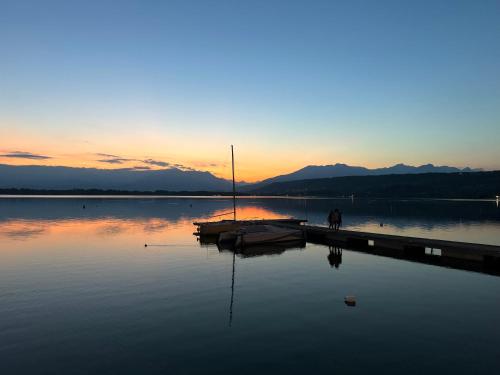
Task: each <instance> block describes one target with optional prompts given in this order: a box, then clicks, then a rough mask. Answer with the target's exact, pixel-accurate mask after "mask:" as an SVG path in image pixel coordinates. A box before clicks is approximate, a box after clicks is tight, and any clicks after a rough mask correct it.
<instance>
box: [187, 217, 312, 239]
mask: <svg viewBox="0 0 500 375" xmlns="http://www.w3.org/2000/svg"><path fill="white" fill-rule="evenodd" d="M306 221H307V220H301V219H263V220H237V221H236V220H220V221H206V222H196V223H193V224H194V225H196V226H197V227H198V230H197V234H199V235H202V236H205V235H219V234H221V233H224V232H231V231H235V230H238V229H240V228H241V227H242V226H249V225H262V224H293V225H300V224H302V223H305V222H306Z"/></svg>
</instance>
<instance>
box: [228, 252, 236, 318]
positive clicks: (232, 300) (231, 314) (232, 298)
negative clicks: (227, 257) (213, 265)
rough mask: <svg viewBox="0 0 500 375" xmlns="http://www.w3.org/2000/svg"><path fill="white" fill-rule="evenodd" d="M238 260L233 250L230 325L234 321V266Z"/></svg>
mask: <svg viewBox="0 0 500 375" xmlns="http://www.w3.org/2000/svg"><path fill="white" fill-rule="evenodd" d="M235 261H236V253H235V252H233V276H232V280H231V303H230V304H229V327H231V324H232V323H233V302H234V266H235Z"/></svg>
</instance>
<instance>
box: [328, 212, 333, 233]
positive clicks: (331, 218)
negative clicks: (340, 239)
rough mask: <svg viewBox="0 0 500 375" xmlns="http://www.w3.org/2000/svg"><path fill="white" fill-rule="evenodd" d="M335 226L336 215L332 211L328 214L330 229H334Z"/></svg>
mask: <svg viewBox="0 0 500 375" xmlns="http://www.w3.org/2000/svg"><path fill="white" fill-rule="evenodd" d="M333 226H334V213H333V211H332V210H330V213H329V214H328V229H333Z"/></svg>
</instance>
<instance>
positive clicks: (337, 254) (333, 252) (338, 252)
mask: <svg viewBox="0 0 500 375" xmlns="http://www.w3.org/2000/svg"><path fill="white" fill-rule="evenodd" d="M329 250H330V252H329V253H328V256H327V258H328V263H330V266H331V267H332V268H333V267H334V266H335V268H339V265H340V264H341V263H342V249H341V248H340V247H336V246H329Z"/></svg>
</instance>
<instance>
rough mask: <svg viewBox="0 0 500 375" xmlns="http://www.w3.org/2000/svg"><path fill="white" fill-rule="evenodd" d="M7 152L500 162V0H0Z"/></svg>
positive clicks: (249, 174) (214, 159)
mask: <svg viewBox="0 0 500 375" xmlns="http://www.w3.org/2000/svg"><path fill="white" fill-rule="evenodd" d="M0 53H1V58H0V163H4V164H18V165H20V164H31V165H33V164H35V165H66V166H82V167H98V168H128V167H138V168H165V167H172V166H177V167H181V168H194V169H198V170H207V171H211V172H213V173H214V174H216V175H217V176H221V177H229V176H230V173H231V171H230V145H231V144H234V145H235V151H236V162H237V179H238V180H246V181H256V180H260V179H263V178H267V177H271V176H274V175H277V174H283V173H288V172H291V171H294V170H296V169H299V168H301V167H303V166H306V165H308V164H334V163H337V162H340V163H346V164H351V165H363V166H367V167H383V166H389V165H392V164H396V163H400V162H403V163H406V164H412V165H420V164H426V163H434V164H439V165H452V166H458V167H465V166H470V167H474V168H485V169H500V1H463V2H462V1H412V2H406V1H257V0H253V1H227V2H226V1H208V0H207V1H119V2H116V1H115V2H111V1H102V0H100V1H78V2H77V1H22V0H18V1H1V7H0Z"/></svg>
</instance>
